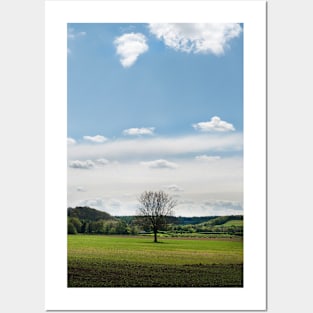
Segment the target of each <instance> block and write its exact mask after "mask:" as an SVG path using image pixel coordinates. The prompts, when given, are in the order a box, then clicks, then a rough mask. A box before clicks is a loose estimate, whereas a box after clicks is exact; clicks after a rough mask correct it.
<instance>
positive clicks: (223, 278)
mask: <svg viewBox="0 0 313 313" xmlns="http://www.w3.org/2000/svg"><path fill="white" fill-rule="evenodd" d="M68 286H69V287H242V286H243V242H242V240H238V239H167V238H162V239H161V242H160V243H153V242H152V240H151V238H147V237H140V236H138V237H128V236H104V235H69V236H68Z"/></svg>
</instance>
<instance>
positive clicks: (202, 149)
mask: <svg viewBox="0 0 313 313" xmlns="http://www.w3.org/2000/svg"><path fill="white" fill-rule="evenodd" d="M242 141H243V138H242V134H241V133H225V134H223V136H221V134H218V133H214V134H213V133H201V134H196V135H193V136H182V137H170V138H160V137H148V138H147V137H145V138H131V139H127V140H122V139H119V140H115V141H108V142H105V143H104V144H103V145H88V144H83V143H82V144H77V145H70V146H68V157H69V159H72V160H73V159H84V160H86V159H92V160H95V159H97V158H102V157H103V156H104V155H105V156H106V158H108V159H116V160H119V161H120V160H123V159H129V158H130V157H131V158H132V159H134V158H137V159H139V158H140V159H141V160H143V158H145V159H147V158H149V159H151V158H153V159H158V158H160V159H161V158H165V157H166V156H176V155H182V154H188V153H193V154H202V153H203V154H204V153H208V151H214V152H216V151H241V150H242Z"/></svg>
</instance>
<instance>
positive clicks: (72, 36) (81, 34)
mask: <svg viewBox="0 0 313 313" xmlns="http://www.w3.org/2000/svg"><path fill="white" fill-rule="evenodd" d="M86 35H87V33H86V32H76V31H75V29H74V28H69V29H68V31H67V38H68V39H72V40H75V39H77V38H79V37H84V36H86Z"/></svg>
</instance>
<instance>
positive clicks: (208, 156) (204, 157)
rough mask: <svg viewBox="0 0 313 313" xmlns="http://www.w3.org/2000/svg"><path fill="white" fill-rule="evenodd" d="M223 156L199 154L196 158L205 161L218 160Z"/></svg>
mask: <svg viewBox="0 0 313 313" xmlns="http://www.w3.org/2000/svg"><path fill="white" fill-rule="evenodd" d="M220 158H221V157H220V156H210V155H205V154H203V155H197V156H196V157H195V159H196V160H197V161H204V162H211V161H216V160H219V159H220Z"/></svg>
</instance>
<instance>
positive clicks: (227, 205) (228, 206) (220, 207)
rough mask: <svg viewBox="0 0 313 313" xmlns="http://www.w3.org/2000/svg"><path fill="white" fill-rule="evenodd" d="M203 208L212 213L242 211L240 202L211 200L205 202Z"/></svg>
mask: <svg viewBox="0 0 313 313" xmlns="http://www.w3.org/2000/svg"><path fill="white" fill-rule="evenodd" d="M203 206H204V207H205V208H207V209H211V210H213V211H217V212H218V211H223V212H226V211H242V210H243V205H242V202H241V201H229V200H213V201H205V202H204V203H203Z"/></svg>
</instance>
